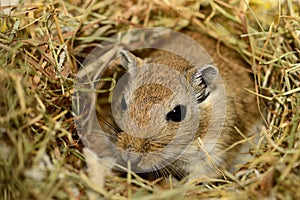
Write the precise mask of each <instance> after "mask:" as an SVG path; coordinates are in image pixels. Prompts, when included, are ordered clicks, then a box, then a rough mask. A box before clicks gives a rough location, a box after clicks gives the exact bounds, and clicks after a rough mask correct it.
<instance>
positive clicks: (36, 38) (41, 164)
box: [0, 0, 300, 199]
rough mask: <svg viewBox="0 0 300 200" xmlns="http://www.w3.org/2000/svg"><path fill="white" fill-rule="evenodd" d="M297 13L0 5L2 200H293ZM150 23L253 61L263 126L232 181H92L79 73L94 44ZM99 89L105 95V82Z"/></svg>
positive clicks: (299, 180) (234, 0) (297, 181)
mask: <svg viewBox="0 0 300 200" xmlns="http://www.w3.org/2000/svg"><path fill="white" fill-rule="evenodd" d="M299 8H300V5H299V1H294V0H286V1H271V0H269V1H257V0H229V1H225V0H214V1H201V0H197V1H179V0H173V1H171V0H155V1H150V0H145V1H142V0H139V1H122V0H115V1H111V0H101V1H100V0H99V1H98V0H94V1H81V0H67V1H53V2H52V3H49V2H48V1H32V0H27V1H25V2H24V1H21V2H19V4H17V5H12V6H4V7H1V8H0V55H1V56H0V66H1V67H0V85H1V87H0V91H1V92H0V191H1V193H0V196H1V198H2V199H52V198H53V199H87V198H88V197H91V194H92V196H93V197H95V198H97V197H99V196H100V197H104V198H106V199H131V198H132V199H141V198H143V199H172V198H176V199H182V198H189V199H199V198H204V199H209V198H212V199H215V198H227V199H241V198H244V199H260V198H270V199H273V198H274V199H275V198H276V199H300V193H299V192H298V190H299V188H300V125H299V120H300V114H299V113H300V81H299V80H300V61H299V57H300V51H299V46H300V24H299V23H300V22H299V12H300V10H299ZM153 26H155V27H156V26H161V27H166V28H171V29H173V30H177V31H179V30H182V29H190V30H195V31H199V32H201V33H205V34H207V35H208V36H210V37H213V38H215V39H216V40H217V41H218V42H219V44H220V45H221V44H224V45H226V46H228V47H230V48H232V49H234V50H236V51H237V52H238V53H239V54H240V56H241V57H242V58H243V59H244V60H245V61H246V62H247V63H248V64H249V66H251V67H249V70H251V71H252V72H253V79H254V81H255V86H256V87H255V90H253V91H249V93H254V94H256V95H257V103H258V105H259V107H260V111H261V114H262V116H264V119H263V123H262V125H263V126H264V127H265V128H263V129H262V130H260V131H256V132H257V134H258V135H259V138H258V139H257V142H256V144H254V143H251V142H253V141H252V140H249V141H248V142H249V143H250V144H252V147H253V148H251V154H252V158H251V159H250V161H249V162H247V163H246V164H244V165H243V166H241V168H240V169H239V170H238V171H237V172H236V173H235V174H230V173H227V172H225V176H226V177H227V179H213V180H208V181H206V182H202V183H200V184H197V185H195V184H184V183H183V182H176V183H173V179H172V178H170V179H169V182H168V183H165V184H160V183H158V182H159V180H156V181H147V180H144V179H142V178H140V177H138V176H137V175H136V174H134V173H132V172H130V173H128V175H127V177H125V178H124V177H119V176H114V175H110V176H108V177H107V178H106V179H105V182H104V187H103V188H99V187H98V185H97V184H95V182H94V181H93V179H91V178H90V177H89V176H88V175H89V174H88V173H87V171H88V170H87V169H86V163H85V159H84V155H83V144H82V143H81V141H80V139H79V137H78V134H77V131H76V127H75V124H74V117H73V113H72V103H71V95H72V94H73V92H74V91H73V82H74V78H75V75H76V73H77V72H78V69H79V67H80V63H81V62H82V61H83V59H84V58H85V57H86V55H87V54H88V53H89V52H90V50H91V49H92V48H93V47H95V46H96V45H97V44H99V43H100V42H102V41H105V40H109V38H110V37H111V36H112V35H115V34H117V33H119V32H120V31H126V30H129V29H131V28H139V27H153ZM224 59H226V58H224ZM110 75H111V74H108V76H110ZM112 78H113V74H112V75H111V77H108V78H107V79H103V80H104V81H107V82H110V81H111V82H113V81H112ZM98 92H99V93H104V94H107V95H103V99H101V101H102V102H107V101H109V98H110V94H109V93H110V89H107V90H101V91H98ZM90 171H92V170H90ZM101 181H103V180H101ZM89 195H90V196H89Z"/></svg>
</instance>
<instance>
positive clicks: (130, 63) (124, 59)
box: [119, 50, 143, 74]
mask: <svg viewBox="0 0 300 200" xmlns="http://www.w3.org/2000/svg"><path fill="white" fill-rule="evenodd" d="M119 58H120V64H121V65H122V66H123V67H124V68H125V69H126V70H128V71H129V73H130V74H133V73H134V72H135V71H136V69H137V68H138V67H140V66H141V65H142V63H143V61H142V59H140V58H139V57H136V56H135V55H133V54H132V53H130V52H129V51H126V50H121V51H120V52H119Z"/></svg>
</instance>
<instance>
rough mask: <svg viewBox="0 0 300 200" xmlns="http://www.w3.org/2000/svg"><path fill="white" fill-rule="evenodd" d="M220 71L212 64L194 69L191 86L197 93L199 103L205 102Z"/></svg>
mask: <svg viewBox="0 0 300 200" xmlns="http://www.w3.org/2000/svg"><path fill="white" fill-rule="evenodd" d="M218 73H219V70H218V69H217V68H216V67H215V66H214V65H210V64H205V65H203V66H202V67H199V68H196V70H195V69H194V70H193V72H192V74H191V76H190V84H191V86H192V88H193V89H194V91H195V93H196V98H197V100H198V102H202V101H204V100H205V99H206V98H207V97H208V95H209V93H210V87H211V85H212V84H213V83H214V81H215V79H216V78H217V76H218Z"/></svg>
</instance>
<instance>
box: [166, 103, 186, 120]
mask: <svg viewBox="0 0 300 200" xmlns="http://www.w3.org/2000/svg"><path fill="white" fill-rule="evenodd" d="M185 115H186V107H185V106H184V105H178V106H175V108H174V109H173V110H171V111H170V112H169V113H168V114H167V116H166V120H167V121H172V122H181V121H182V120H183V119H184V118H185Z"/></svg>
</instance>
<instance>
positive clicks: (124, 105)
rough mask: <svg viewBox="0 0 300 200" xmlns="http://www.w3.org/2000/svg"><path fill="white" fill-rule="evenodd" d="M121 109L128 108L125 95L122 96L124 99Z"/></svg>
mask: <svg viewBox="0 0 300 200" xmlns="http://www.w3.org/2000/svg"><path fill="white" fill-rule="evenodd" d="M121 109H122V110H127V104H126V101H125V97H124V96H123V97H122V100H121Z"/></svg>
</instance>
